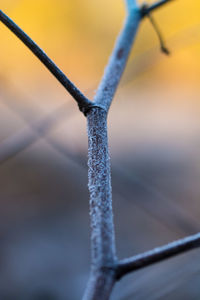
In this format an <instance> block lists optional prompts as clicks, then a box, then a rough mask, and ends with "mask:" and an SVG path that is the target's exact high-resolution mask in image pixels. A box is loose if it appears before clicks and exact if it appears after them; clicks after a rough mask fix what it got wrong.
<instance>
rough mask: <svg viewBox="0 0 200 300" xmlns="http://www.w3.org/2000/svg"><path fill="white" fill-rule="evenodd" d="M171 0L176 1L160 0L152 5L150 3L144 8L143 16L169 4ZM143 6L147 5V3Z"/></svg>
mask: <svg viewBox="0 0 200 300" xmlns="http://www.w3.org/2000/svg"><path fill="white" fill-rule="evenodd" d="M171 1H174V0H160V1H157V2H155V3H154V4H152V5H149V6H148V8H146V9H142V18H144V17H146V15H148V14H149V13H150V12H152V11H154V10H156V9H158V8H160V7H161V6H163V5H165V4H167V3H169V2H171ZM143 7H145V5H144V6H143Z"/></svg>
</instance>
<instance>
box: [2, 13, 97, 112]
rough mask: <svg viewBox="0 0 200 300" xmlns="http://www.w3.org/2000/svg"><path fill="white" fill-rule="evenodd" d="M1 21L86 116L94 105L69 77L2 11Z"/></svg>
mask: <svg viewBox="0 0 200 300" xmlns="http://www.w3.org/2000/svg"><path fill="white" fill-rule="evenodd" d="M0 21H1V22H2V23H3V24H4V25H5V26H7V27H8V28H9V29H10V30H11V31H12V32H13V33H14V34H15V35H16V36H17V37H18V38H19V39H20V40H21V41H22V42H23V43H24V44H25V45H26V46H27V47H28V48H29V49H30V50H31V51H32V53H33V54H35V56H36V57H37V58H38V59H39V60H40V61H41V62H42V63H43V64H44V65H45V66H46V67H47V69H48V70H49V71H50V72H51V73H52V74H53V75H54V76H55V77H56V78H57V80H58V81H59V82H60V83H61V84H62V85H63V86H64V87H65V88H66V90H67V91H68V92H69V93H70V95H71V96H72V97H73V98H74V99H75V100H76V102H77V103H78V106H79V108H80V110H81V111H82V112H83V113H84V114H86V113H87V111H88V110H89V109H90V107H91V106H92V105H93V103H92V102H91V101H90V100H89V99H87V98H86V97H85V96H84V95H83V94H82V92H81V91H80V90H79V89H78V88H77V87H76V86H75V85H74V84H73V83H72V82H71V81H70V80H69V79H68V78H67V76H66V75H65V74H64V73H63V72H62V71H61V70H60V69H59V68H58V67H57V66H56V64H55V63H54V62H53V61H52V60H51V59H50V58H49V57H48V56H47V55H46V53H45V52H44V51H43V50H42V49H41V48H40V47H39V46H38V45H37V44H36V43H35V42H34V41H33V40H32V39H31V38H30V37H29V36H28V35H27V34H26V33H25V32H24V31H23V30H22V29H21V28H20V27H19V26H18V25H17V24H15V23H14V22H13V21H12V20H11V19H10V18H9V17H8V16H7V15H6V14H5V13H4V12H3V11H2V10H0Z"/></svg>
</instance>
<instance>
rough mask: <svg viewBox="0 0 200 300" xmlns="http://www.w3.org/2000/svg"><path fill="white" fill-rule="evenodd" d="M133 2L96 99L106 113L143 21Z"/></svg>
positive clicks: (128, 3) (96, 102) (128, 4)
mask: <svg viewBox="0 0 200 300" xmlns="http://www.w3.org/2000/svg"><path fill="white" fill-rule="evenodd" d="M132 2H133V4H132V5H131V4H130V3H131V1H130V0H127V1H126V5H127V7H128V8H130V6H131V10H129V14H128V16H127V19H126V21H125V25H124V28H123V29H122V31H121V33H120V35H119V37H118V39H117V41H116V44H115V47H114V49H113V52H112V54H111V56H110V59H109V62H108V64H107V67H106V69H105V72H104V75H103V78H102V81H101V83H100V85H99V87H98V90H97V94H96V96H95V98H94V101H95V104H97V105H98V106H101V107H103V108H104V109H105V110H106V111H108V109H109V107H110V105H111V102H112V99H113V97H114V94H115V91H116V89H117V87H118V85H119V81H120V79H121V76H122V74H123V71H124V68H125V66H126V63H127V60H128V57H129V53H130V51H131V48H132V44H133V41H134V39H135V36H136V33H137V29H138V27H139V24H140V20H141V12H140V8H139V6H138V5H137V3H136V1H133V0H132Z"/></svg>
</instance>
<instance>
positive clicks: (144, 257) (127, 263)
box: [116, 233, 200, 280]
mask: <svg viewBox="0 0 200 300" xmlns="http://www.w3.org/2000/svg"><path fill="white" fill-rule="evenodd" d="M198 247H200V233H197V234H195V235H192V236H189V237H186V238H184V239H181V240H178V241H174V242H172V243H170V244H167V245H165V246H162V247H158V248H155V249H153V250H150V251H147V252H145V253H142V254H139V255H136V256H133V257H131V258H127V259H123V260H121V261H120V262H119V264H118V267H117V271H116V276H117V279H118V280H119V279H120V278H121V277H123V276H125V275H127V274H128V273H131V272H134V271H136V270H138V269H142V268H145V267H147V266H149V265H151V264H154V263H157V262H161V261H163V260H165V259H167V258H170V257H172V256H175V255H178V254H181V253H184V252H186V251H190V250H192V249H195V248H198Z"/></svg>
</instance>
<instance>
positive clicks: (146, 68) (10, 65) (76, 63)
mask: <svg viewBox="0 0 200 300" xmlns="http://www.w3.org/2000/svg"><path fill="white" fill-rule="evenodd" d="M139 2H140V3H142V2H143V1H139ZM153 2H154V1H148V3H153ZM1 8H2V10H3V11H4V12H5V13H7V14H8V15H9V16H10V17H11V18H12V19H13V20H14V21H16V23H17V24H18V25H19V26H20V27H21V28H23V29H24V31H25V32H27V33H28V34H29V35H30V36H31V37H32V38H33V39H34V40H35V41H36V42H37V43H38V44H39V45H40V46H41V47H42V48H43V49H44V51H46V52H47V53H48V54H49V56H50V57H51V58H52V59H53V60H54V61H55V62H56V63H57V64H58V65H59V66H60V67H61V69H63V70H64V71H65V72H66V74H67V75H68V76H69V77H70V78H71V79H72V80H75V81H76V82H78V84H79V85H80V87H84V88H85V89H87V88H90V87H91V86H93V85H96V83H97V82H98V80H99V79H100V77H101V74H102V73H103V69H104V66H105V64H106V62H107V59H108V57H109V54H110V52H111V50H112V47H113V43H114V41H115V38H116V36H117V33H118V31H119V30H120V27H121V25H122V23H123V19H124V16H125V8H124V3H123V0H110V1H107V0H101V1H99V0H93V1H91V0H73V1H71V0H68V1H64V0H9V1H8V0H1ZM199 11H200V1H199V0H193V1H188V0H181V1H180V0H177V1H172V2H171V3H169V4H168V5H166V6H165V7H163V8H162V9H159V10H158V11H156V12H155V13H154V14H153V15H154V17H155V20H156V22H157V24H158V26H159V28H160V30H161V32H162V34H163V36H164V38H165V40H166V43H167V46H168V48H169V49H170V50H171V52H172V55H171V56H170V58H168V57H164V55H162V54H161V53H160V51H159V43H158V38H157V36H156V34H155V32H154V30H153V28H152V26H151V24H150V22H149V21H148V20H147V19H146V20H144V21H143V22H142V24H141V26H140V31H139V34H138V36H137V40H136V43H135V46H134V50H133V51H132V55H131V59H130V61H129V67H128V71H127V72H126V75H125V76H126V79H127V80H128V81H131V80H136V79H138V78H140V80H141V79H142V78H143V76H144V78H146V74H148V78H150V79H151V81H152V80H156V81H157V80H159V79H160V80H161V79H162V78H163V79H164V80H166V81H167V80H169V81H170V82H173V83H177V82H178V83H180V82H182V81H184V82H187V83H188V84H192V85H193V84H195V85H196V84H198V77H199V75H200V71H199V70H200V59H199V58H200V51H199V50H200V49H199V48H200V30H199V29H200V20H199ZM0 36H1V41H2V42H1V54H0V65H1V70H0V73H1V74H4V75H6V76H8V77H9V76H11V77H14V78H18V79H19V80H21V79H23V80H26V82H27V84H29V83H30V85H31V84H32V81H33V80H34V81H35V82H36V83H37V82H38V78H40V79H39V82H40V81H41V78H42V80H44V82H45V80H47V82H48V80H49V79H48V78H49V76H51V75H47V72H46V71H44V68H43V66H42V65H41V64H40V63H39V62H38V61H37V60H36V59H35V58H33V55H32V54H31V53H30V52H29V50H27V49H26V48H25V46H24V45H22V43H21V42H20V41H19V40H17V38H16V37H14V36H13V34H12V33H11V32H9V30H8V29H7V28H5V26H4V25H1V26H0ZM136 67H137V72H135V68H136ZM136 81H137V80H136Z"/></svg>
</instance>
